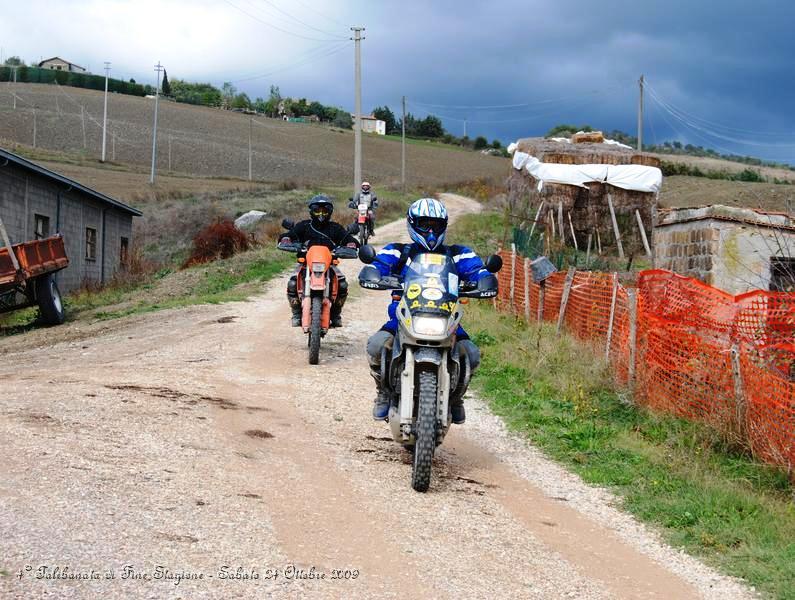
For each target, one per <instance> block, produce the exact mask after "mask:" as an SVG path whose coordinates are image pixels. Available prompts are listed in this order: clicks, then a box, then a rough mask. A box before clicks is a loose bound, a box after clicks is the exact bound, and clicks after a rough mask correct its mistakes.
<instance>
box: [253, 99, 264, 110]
mask: <svg viewBox="0 0 795 600" xmlns="http://www.w3.org/2000/svg"><path fill="white" fill-rule="evenodd" d="M266 109H267V102H265V100H263V99H262V98H257V99H256V100H254V110H256V111H257V112H258V113H264V112H267V110H266Z"/></svg>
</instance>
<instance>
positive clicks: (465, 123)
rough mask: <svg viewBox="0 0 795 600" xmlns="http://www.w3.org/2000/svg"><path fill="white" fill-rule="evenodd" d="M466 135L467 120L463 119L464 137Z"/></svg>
mask: <svg viewBox="0 0 795 600" xmlns="http://www.w3.org/2000/svg"><path fill="white" fill-rule="evenodd" d="M466 136H467V120H466V119H464V137H466Z"/></svg>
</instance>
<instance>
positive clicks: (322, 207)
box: [307, 194, 334, 225]
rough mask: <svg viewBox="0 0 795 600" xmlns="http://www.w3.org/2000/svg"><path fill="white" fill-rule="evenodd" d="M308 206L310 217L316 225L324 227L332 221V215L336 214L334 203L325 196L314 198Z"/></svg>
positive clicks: (320, 195) (319, 195)
mask: <svg viewBox="0 0 795 600" xmlns="http://www.w3.org/2000/svg"><path fill="white" fill-rule="evenodd" d="M307 205H308V206H309V216H310V217H311V219H312V223H313V224H314V225H322V224H323V223H326V222H328V221H330V220H331V213H333V212H334V203H333V202H332V201H331V198H329V197H328V196H326V195H325V194H318V195H317V196H312V198H311V199H310V200H309V202H307Z"/></svg>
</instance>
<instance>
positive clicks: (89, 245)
mask: <svg viewBox="0 0 795 600" xmlns="http://www.w3.org/2000/svg"><path fill="white" fill-rule="evenodd" d="M86 260H97V230H96V229H94V228H92V227H86Z"/></svg>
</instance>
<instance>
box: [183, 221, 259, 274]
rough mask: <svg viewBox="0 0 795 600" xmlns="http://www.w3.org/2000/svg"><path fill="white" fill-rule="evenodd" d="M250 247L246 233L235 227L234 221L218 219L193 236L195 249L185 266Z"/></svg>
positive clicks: (208, 260) (233, 253) (224, 256)
mask: <svg viewBox="0 0 795 600" xmlns="http://www.w3.org/2000/svg"><path fill="white" fill-rule="evenodd" d="M248 248H249V241H248V238H247V237H246V234H245V233H243V232H242V231H240V230H239V229H238V228H237V227H235V224H234V222H233V221H231V220H229V219H224V220H218V221H216V222H215V223H212V224H211V225H208V226H207V227H205V228H204V229H202V230H201V231H200V232H199V233H198V234H196V237H194V238H193V250H191V254H190V258H188V260H187V261H186V262H185V264H184V265H183V268H184V267H191V266H193V265H199V264H202V263H206V262H210V261H213V260H218V259H219V258H229V257H230V256H233V255H235V254H237V253H238V252H241V251H243V250H248Z"/></svg>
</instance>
